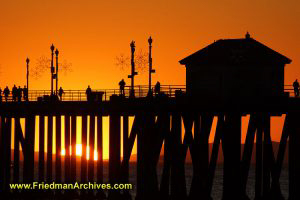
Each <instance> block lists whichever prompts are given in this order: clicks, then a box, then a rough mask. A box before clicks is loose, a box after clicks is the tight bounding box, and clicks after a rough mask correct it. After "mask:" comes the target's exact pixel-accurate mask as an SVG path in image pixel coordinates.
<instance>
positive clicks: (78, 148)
mask: <svg viewBox="0 0 300 200" xmlns="http://www.w3.org/2000/svg"><path fill="white" fill-rule="evenodd" d="M89 149H90V147H89V146H87V147H86V159H87V160H89V159H90V151H89ZM60 155H61V156H65V155H66V150H65V149H62V150H61V153H60ZM70 155H72V147H71V146H70ZM76 156H82V144H76ZM94 160H95V161H97V160H98V152H97V151H96V150H95V151H94Z"/></svg>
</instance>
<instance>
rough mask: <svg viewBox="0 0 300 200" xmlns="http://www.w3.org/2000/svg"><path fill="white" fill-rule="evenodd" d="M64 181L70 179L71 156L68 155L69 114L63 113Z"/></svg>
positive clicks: (67, 181)
mask: <svg viewBox="0 0 300 200" xmlns="http://www.w3.org/2000/svg"><path fill="white" fill-rule="evenodd" d="M65 151H66V155H65V182H66V183H69V182H70V179H71V174H70V171H71V169H70V167H71V156H70V116H69V115H65Z"/></svg>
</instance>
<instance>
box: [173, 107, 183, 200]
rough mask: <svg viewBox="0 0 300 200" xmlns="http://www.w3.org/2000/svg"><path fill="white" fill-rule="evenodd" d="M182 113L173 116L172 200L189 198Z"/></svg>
mask: <svg viewBox="0 0 300 200" xmlns="http://www.w3.org/2000/svg"><path fill="white" fill-rule="evenodd" d="M181 123H182V121H181V115H180V113H173V115H172V129H171V135H172V145H171V151H172V153H171V154H172V159H171V199H174V200H182V199H185V198H186V197H187V193H186V182H185V170H184V155H183V153H182V150H183V148H182V142H181V140H182V135H181V134H182V125H181Z"/></svg>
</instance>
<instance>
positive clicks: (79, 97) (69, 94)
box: [2, 85, 295, 101]
mask: <svg viewBox="0 0 300 200" xmlns="http://www.w3.org/2000/svg"><path fill="white" fill-rule="evenodd" d="M151 89H152V92H153V94H154V95H155V86H154V85H152V86H151ZM178 90H180V91H182V92H186V86H185V85H161V87H160V93H164V94H165V95H167V96H168V97H175V93H176V91H178ZM130 91H131V87H130V86H125V90H124V93H125V97H129V96H130ZM148 92H149V86H148V85H137V86H134V94H135V95H134V97H135V98H143V97H146V96H147V95H148ZM284 92H285V93H286V94H288V96H289V97H295V94H294V88H293V85H284ZM92 93H96V94H97V93H98V94H99V93H102V101H108V100H109V98H110V96H111V95H119V94H120V89H92ZM50 95H51V90H29V92H28V100H29V101H38V99H39V98H47V97H49V96H50ZM12 100H13V98H12V94H11V93H10V95H9V96H8V101H12ZM61 100H62V101H87V95H86V90H73V89H66V90H64V93H63V95H62V99H61ZM2 101H5V98H4V95H2ZM22 101H24V98H23V97H22Z"/></svg>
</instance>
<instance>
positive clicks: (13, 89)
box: [11, 85, 18, 101]
mask: <svg viewBox="0 0 300 200" xmlns="http://www.w3.org/2000/svg"><path fill="white" fill-rule="evenodd" d="M11 94H12V98H13V101H17V96H18V88H17V87H16V85H14V87H13V88H12V90H11Z"/></svg>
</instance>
